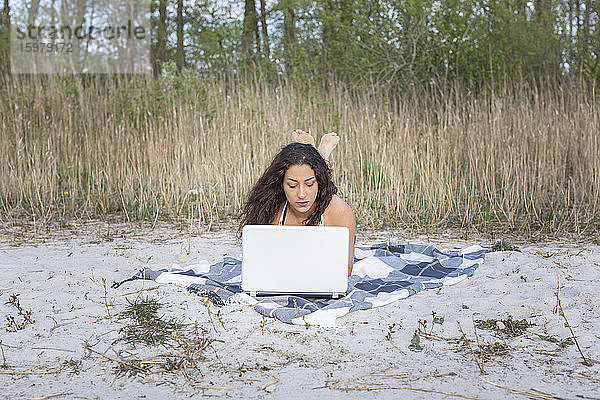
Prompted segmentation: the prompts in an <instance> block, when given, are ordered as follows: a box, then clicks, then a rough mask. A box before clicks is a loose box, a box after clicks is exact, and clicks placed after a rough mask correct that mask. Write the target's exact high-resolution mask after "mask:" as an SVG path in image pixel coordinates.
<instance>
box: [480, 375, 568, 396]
mask: <svg viewBox="0 0 600 400" xmlns="http://www.w3.org/2000/svg"><path fill="white" fill-rule="evenodd" d="M479 379H481V380H482V381H484V382H486V383H489V384H490V385H493V386H496V387H498V388H501V389H506V390H508V391H509V392H512V393H519V394H522V395H525V396H527V397H529V398H533V399H544V400H565V399H564V398H562V397H557V396H554V395H552V394H549V393H544V392H540V391H539V390H536V389H531V390H522V389H515V388H511V387H508V386H503V385H498V384H497V383H494V382H492V381H488V380H487V379H485V378H482V377H481V376H480V377H479Z"/></svg>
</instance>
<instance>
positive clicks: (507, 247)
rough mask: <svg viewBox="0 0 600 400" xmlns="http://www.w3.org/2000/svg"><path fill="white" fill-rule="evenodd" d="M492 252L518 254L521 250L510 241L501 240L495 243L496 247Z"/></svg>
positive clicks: (494, 246) (493, 247)
mask: <svg viewBox="0 0 600 400" xmlns="http://www.w3.org/2000/svg"><path fill="white" fill-rule="evenodd" d="M492 251H518V252H520V251H521V249H519V248H518V247H517V246H515V245H514V244H512V243H510V242H509V241H508V240H502V239H500V240H498V241H496V243H494V245H493V246H492V248H491V249H490V252H492Z"/></svg>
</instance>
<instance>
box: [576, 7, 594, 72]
mask: <svg viewBox="0 0 600 400" xmlns="http://www.w3.org/2000/svg"><path fill="white" fill-rule="evenodd" d="M584 4H585V10H584V11H583V24H582V26H581V36H580V37H579V40H580V41H581V47H580V51H581V53H580V54H581V59H580V61H579V64H580V67H579V73H580V75H582V76H583V75H584V74H585V75H587V74H588V73H589V71H587V66H586V64H587V61H588V59H589V56H590V7H592V4H591V1H589V0H588V1H584Z"/></svg>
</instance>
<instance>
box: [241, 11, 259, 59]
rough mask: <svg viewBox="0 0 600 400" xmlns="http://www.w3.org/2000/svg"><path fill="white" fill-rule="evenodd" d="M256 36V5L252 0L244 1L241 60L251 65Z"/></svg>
mask: <svg viewBox="0 0 600 400" xmlns="http://www.w3.org/2000/svg"><path fill="white" fill-rule="evenodd" d="M257 36H258V21H257V15H256V3H255V2H254V0H245V5H244V26H243V28H242V48H241V53H242V59H243V61H244V62H245V63H247V64H251V63H252V59H253V58H254V54H255V53H254V44H255V41H256V38H257Z"/></svg>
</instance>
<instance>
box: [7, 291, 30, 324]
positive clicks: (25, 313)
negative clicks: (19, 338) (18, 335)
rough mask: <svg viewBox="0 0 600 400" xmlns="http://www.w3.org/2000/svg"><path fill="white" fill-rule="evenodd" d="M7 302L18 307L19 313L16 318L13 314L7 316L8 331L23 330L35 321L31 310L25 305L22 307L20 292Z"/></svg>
mask: <svg viewBox="0 0 600 400" xmlns="http://www.w3.org/2000/svg"><path fill="white" fill-rule="evenodd" d="M5 304H9V305H11V306H13V307H14V308H16V309H17V313H18V314H17V317H16V318H15V317H14V316H12V315H7V316H6V321H7V322H8V327H7V328H6V330H7V331H8V332H17V331H20V330H23V329H25V327H26V326H27V325H29V324H33V323H34V322H35V321H34V320H33V319H32V318H31V310H25V309H23V307H21V303H20V302H19V295H18V294H13V295H11V296H10V297H9V299H8V301H7V302H6V303H5Z"/></svg>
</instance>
